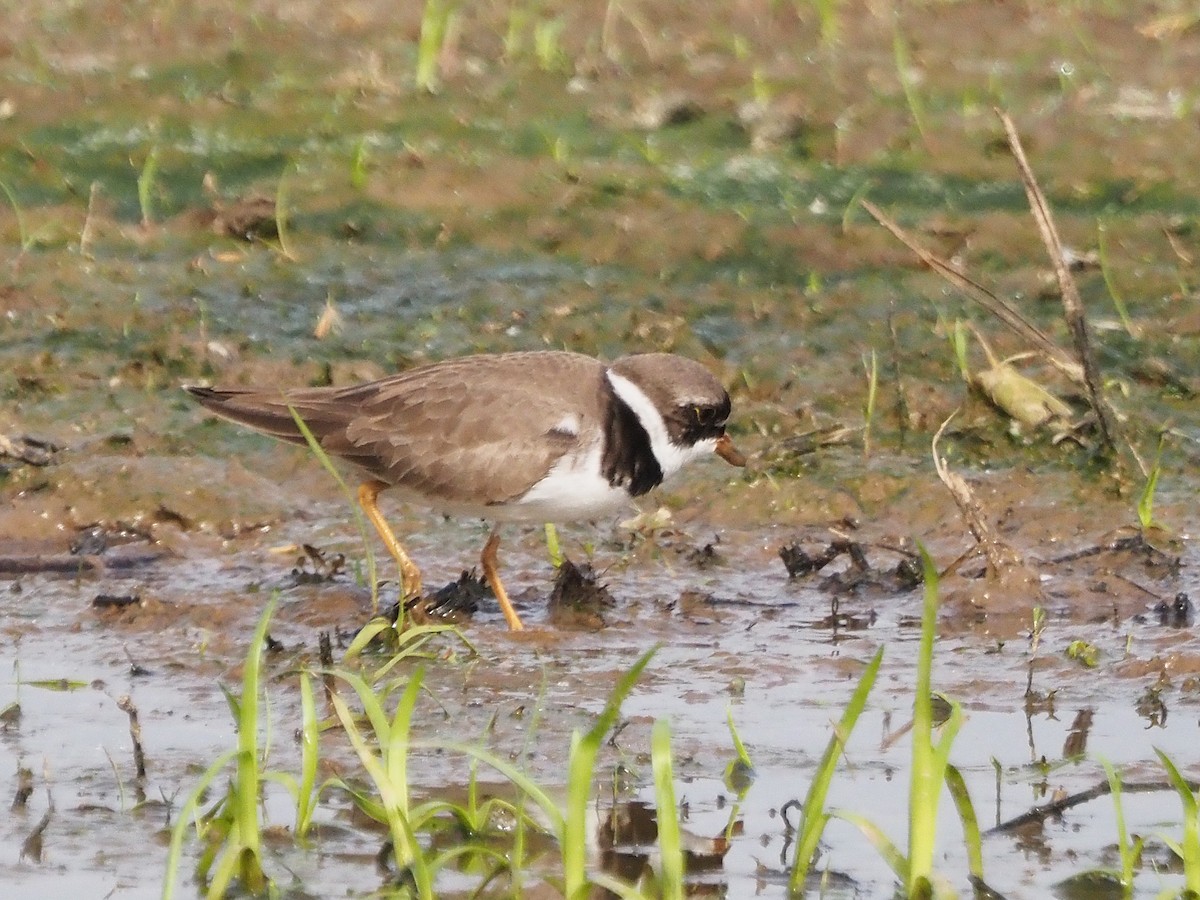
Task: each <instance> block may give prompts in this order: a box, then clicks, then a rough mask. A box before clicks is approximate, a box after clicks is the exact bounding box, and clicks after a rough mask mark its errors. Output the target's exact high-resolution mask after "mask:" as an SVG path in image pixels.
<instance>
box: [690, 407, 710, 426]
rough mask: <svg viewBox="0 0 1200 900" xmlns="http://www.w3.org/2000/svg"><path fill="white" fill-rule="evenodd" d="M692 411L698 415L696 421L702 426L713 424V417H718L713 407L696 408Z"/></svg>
mask: <svg viewBox="0 0 1200 900" xmlns="http://www.w3.org/2000/svg"><path fill="white" fill-rule="evenodd" d="M692 409H693V411H694V412H695V414H696V421H697V422H698V423H699V424H701V425H709V424H711V423H712V420H713V416H714V415H716V410H714V409H713V408H712V407H711V406H696V407H693V408H692Z"/></svg>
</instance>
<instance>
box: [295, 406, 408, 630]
mask: <svg viewBox="0 0 1200 900" xmlns="http://www.w3.org/2000/svg"><path fill="white" fill-rule="evenodd" d="M288 412H290V413H291V414H292V419H293V420H294V421H295V423H296V427H297V428H299V429H300V433H301V434H302V435H304V441H305V443H307V444H308V449H309V450H311V451H312V453H313V456H315V457H316V458H317V460H318V462H320V463H321V466H322V467H323V468H324V469H325V471H326V472H328V473H329V474H330V475H332V476H333V480H334V481H335V482H337V486H338V488H340V489H341V492H342V496H343V497H345V498H346V503H347V504H349V506H350V509H351V510H352V511H353V513H354V524H355V526H356V527H357V528H358V536H359V538H360V539H361V540H362V546H363V555H364V556H365V557H366V560H367V581H368V582H370V585H371V608H372V609H373V610H375V611H376V612H378V611H379V579H378V573H377V570H376V567H375V552H374V551H373V550H372V549H371V538H370V535H369V534H368V532H367V521H366V519H365V518H364V516H363V513H362V510H361V509H359V507H358V503H357V502H356V501H355V498H354V492H353V491H351V490H350V487H349V485H347V484H346V480H345V479H344V478H342V474H341V472H339V471H338V470H337V466H335V465H334V464H333V460H332V459H330V458H329V454H328V453H326V452H325V448H324V447H322V446H321V444H320V442H319V441H318V440H317V438H316V436H315V435H314V434H313V433H312V430H311V429H310V428H309V427H308V424H307V423H306V422H305V421H304V419H303V418H302V417H301V416H300V413H299V412H297V411H296V409H295V407H292V406H289V407H288ZM399 577H400V596H401V597H403V596H404V573H402V572H401V573H400V576H399Z"/></svg>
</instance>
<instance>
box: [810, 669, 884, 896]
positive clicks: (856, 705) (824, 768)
mask: <svg viewBox="0 0 1200 900" xmlns="http://www.w3.org/2000/svg"><path fill="white" fill-rule="evenodd" d="M881 662H883V648H882V647H880V648H879V649H878V650H876V651H875V655H874V656H872V657H871V661H870V662H868V663H867V667H866V668H865V669H864V670H863V673H862V675H861V676H859V679H858V685H857V686H856V687H855V688H854V693H853V694H851V695H850V702H849V703H847V704H846V708H845V709H844V710H842V717H841V719H839V720H838V723H837V725H836V726H834V729H833V734H832V735H830V737H829V743H828V744H826V745H825V752H824V753H823V754H822V756H821V761H820V762H819V763H818V764H817V770H816V773H815V774H814V775H813V778H812V781H811V782H810V783H809V786H808V792H807V793H806V794H805V795H804V804H803V806H802V812H801V815H800V827H799V829H798V833H797V837H796V856H795V858H794V859H793V860H792V870H791V874H790V875H789V877H788V893H789V894H790V895H791V896H799V895H800V893H801V889H802V887H803V886H804V879H805V878H807V877H808V873H809V872H810V871H811V870H812V866H813V862H814V861H815V860H816V857H817V845H818V844H819V843H820V840H821V835H822V834H823V833H824V831H825V825H826V823H828V821H829V817H830V813H829V812H827V811H826V809H825V801H826V798H827V797H828V795H829V785H830V784H831V783H832V781H833V776H834V773H835V772H836V771H837V763H838V759H839V758H840V757H841V755H842V750H843V749H844V748H845V746H846V742H847V741H848V740H849V739H850V734H851V732H853V731H854V726H855V725H857V724H858V719H859V716H861V715H862V712H863V710H864V709H865V708H866V705H867V697H868V696H869V695H870V693H871V688H873V687H874V686H875V679H876V677H878V675H879V665H880V663H881Z"/></svg>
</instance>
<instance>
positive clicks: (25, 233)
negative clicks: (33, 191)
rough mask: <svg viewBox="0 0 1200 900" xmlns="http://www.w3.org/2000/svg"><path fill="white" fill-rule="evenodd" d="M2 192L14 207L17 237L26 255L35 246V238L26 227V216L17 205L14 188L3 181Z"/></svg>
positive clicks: (0, 187)
mask: <svg viewBox="0 0 1200 900" xmlns="http://www.w3.org/2000/svg"><path fill="white" fill-rule="evenodd" d="M0 191H4V196H6V197H7V198H8V203H9V206H11V207H12V210H13V215H14V216H16V219H17V235H18V236H19V237H20V240H21V252H22V253H25V252H27V251H28V250H29V248H30V247H32V246H33V238H32V237H30V235H29V229H28V228H26V227H25V214H24V213H23V212H22V211H21V205H20V204H19V203H17V195H16V194H14V193H13V192H12V188H10V187H9V186H8V184H6V183H5V182H3V181H0Z"/></svg>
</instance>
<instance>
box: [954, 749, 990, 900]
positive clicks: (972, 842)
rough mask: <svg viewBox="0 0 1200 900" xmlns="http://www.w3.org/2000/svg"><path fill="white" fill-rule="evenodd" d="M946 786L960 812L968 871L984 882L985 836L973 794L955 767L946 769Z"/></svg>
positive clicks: (959, 817)
mask: <svg viewBox="0 0 1200 900" xmlns="http://www.w3.org/2000/svg"><path fill="white" fill-rule="evenodd" d="M946 786H947V787H948V788H949V789H950V796H951V797H953V798H954V807H955V809H957V810H958V819H959V821H960V822H962V830H963V843H964V844H966V847H967V869H968V870H969V871H970V873H971V874H972V875H973V876H975V878H976V879H977V880H978V881H980V882H982V881H983V834H982V832H981V831H980V830H979V817H978V816H977V815H976V814H975V804H974V803H972V802H971V794H970V792H968V791H967V782H966V780H965V779H964V778H963V777H962V773H961V772H960V771H958V769H956V768H955V767H954V766H947V767H946Z"/></svg>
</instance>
